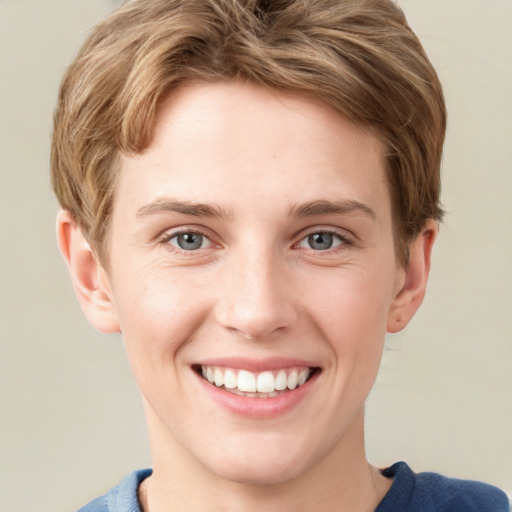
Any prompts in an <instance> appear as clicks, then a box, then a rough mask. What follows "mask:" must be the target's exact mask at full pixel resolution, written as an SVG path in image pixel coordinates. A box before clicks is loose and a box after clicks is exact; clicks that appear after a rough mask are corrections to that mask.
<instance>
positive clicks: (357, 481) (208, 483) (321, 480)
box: [139, 410, 391, 512]
mask: <svg viewBox="0 0 512 512" xmlns="http://www.w3.org/2000/svg"><path fill="white" fill-rule="evenodd" d="M363 424H364V411H363V410H361V411H360V412H359V413H358V414H357V417H356V418H355V419H354V421H353V422H352V424H351V426H350V428H349V429H348V430H347V431H346V432H345V434H344V436H343V438H342V439H341V440H340V441H339V442H338V443H337V444H336V446H335V447H334V449H333V450H331V451H330V452H329V453H328V454H327V455H326V456H325V457H323V458H322V459H321V460H320V461H318V463H316V464H315V465H313V466H312V467H310V468H308V469H307V471H305V472H304V473H302V474H301V475H300V476H298V477H296V478H294V479H291V480H286V481H282V482H279V483H267V484H264V485H261V484H260V485H258V484H247V483H240V482H236V481H232V480H228V479H225V478H222V477H219V476H218V475H215V474H212V472H211V471H209V470H208V469H207V468H205V467H204V466H203V465H201V464H200V463H198V461H197V460H195V459H193V458H191V457H190V455H189V454H188V453H187V452H186V451H185V450H184V449H183V447H181V446H180V445H179V444H177V443H175V442H169V441H170V440H169V439H165V438H166V437H168V436H167V432H166V431H165V429H163V426H162V425H161V424H159V423H158V422H150V423H149V434H150V441H151V451H152V454H153V475H152V476H151V477H150V478H148V479H147V480H145V481H144V482H143V484H142V485H141V488H140V490H139V500H140V502H141V505H142V508H143V510H144V512H163V511H167V510H173V511H175V512H185V511H187V512H190V511H201V512H210V511H211V512H213V511H218V510H225V511H227V512H242V511H243V512H256V511H258V512H259V511H260V510H265V511H266V512H283V511H290V512H292V511H293V512H314V511H315V512H316V511H318V510H322V511H324V512H349V511H350V512H373V511H374V510H375V508H376V507H377V505H378V503H379V502H380V501H381V500H382V498H383V497H384V495H385V494H386V492H387V491H388V490H389V487H390V485H391V483H390V481H389V480H388V479H386V478H385V477H383V476H382V475H381V474H380V472H379V471H378V470H376V469H375V468H373V467H372V466H371V465H370V464H369V463H368V462H367V460H366V457H365V450H364V433H363ZM162 448H163V449H162Z"/></svg>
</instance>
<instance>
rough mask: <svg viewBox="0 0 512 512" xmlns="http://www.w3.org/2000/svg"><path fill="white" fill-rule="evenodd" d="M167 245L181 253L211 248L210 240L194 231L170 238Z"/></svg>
mask: <svg viewBox="0 0 512 512" xmlns="http://www.w3.org/2000/svg"><path fill="white" fill-rule="evenodd" d="M167 243H169V244H171V245H173V246H174V247H177V248H178V249H181V250H183V251H196V250H198V249H206V248H207V247H210V246H211V242H210V240H208V238H207V237H206V236H205V235H203V234H202V233H198V232H196V231H186V232H182V233H177V234H175V235H173V236H172V237H170V238H169V239H168V241H167Z"/></svg>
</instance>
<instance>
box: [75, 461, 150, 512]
mask: <svg viewBox="0 0 512 512" xmlns="http://www.w3.org/2000/svg"><path fill="white" fill-rule="evenodd" d="M150 475H151V469H141V470H139V471H134V472H133V473H130V474H129V475H128V476H126V477H125V478H124V479H123V480H122V481H121V483H120V484H119V485H117V486H116V487H113V488H112V489H110V491H108V493H107V494H105V495H103V496H100V497H99V498H96V499H94V500H92V501H91V502H90V503H88V504H87V505H85V506H84V507H82V508H81V509H80V510H78V512H140V507H139V502H138V499H137V490H138V488H139V485H140V483H141V482H142V480H144V479H145V478H147V477H148V476H150Z"/></svg>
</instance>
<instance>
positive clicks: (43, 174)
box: [0, 0, 512, 512]
mask: <svg viewBox="0 0 512 512" xmlns="http://www.w3.org/2000/svg"><path fill="white" fill-rule="evenodd" d="M399 3H400V4H401V5H402V6H403V7H404V9H405V11H406V13H407V14H408V17H409V19H410V22H411V24H412V26H413V28H414V29H415V30H416V31H417V33H418V34H419V36H420V38H421V39H422V41H423V43H424V45H425V47H426V49H427V51H428V53H429V55H430V57H431V59H432V60H433V62H434V64H435V65H436V68H437V69H438V72H439V74H440V76H441V80H442V82H443V83H444V86H445V92H446V98H447V103H448V109H449V131H448V138H447V144H446V150H445V157H444V164H443V174H444V193H443V198H444V204H445V206H446V208H447V210H448V212H449V214H448V216H447V219H446V223H445V225H444V226H443V228H442V231H441V237H440V239H439V242H438V244H437V248H436V251H435V256H434V268H433V272H432V276H431V281H430V286H429V290H428V295H427V298H426V301H425V304H424V306H423V308H422V310H421V311H420V313H419V314H418V315H417V317H416V318H415V320H414V321H413V323H412V324H411V325H410V327H409V328H407V329H406V330H405V331H404V332H403V333H401V334H399V335H396V336H394V337H391V338H389V340H388V348H389V349H388V350H387V351H386V355H385V358H384V361H383V365H382V370H381V374H380V376H379V379H378V381H377V385H376V387H375V389H374V391H373V392H372V395H371V397H370V400H369V408H368V416H367V439H368V453H369V457H370V460H371V461H372V462H374V463H375V464H378V465H387V464H390V463H392V462H394V461H396V460H399V459H405V460H407V461H408V462H409V463H410V464H411V465H412V466H413V467H414V468H415V469H416V470H418V471H422V470H435V471H439V472H442V473H445V474H448V475H452V476H459V477H464V478H475V479H481V480H485V481H488V482H491V483H494V484H496V485H499V486H501V487H502V488H504V489H505V490H508V491H510V490H512V364H511V362H512V334H511V333H512V271H511V268H512V199H511V198H512V129H511V124H512V93H511V91H512V89H511V85H510V84H511V83H512V31H511V30H510V26H511V24H512V1H511V0H485V1H484V0H402V1H400V2H399ZM115 4H116V2H115V1H114V0H81V1H80V0H44V1H41V0H0V208H1V209H0V235H1V238H0V342H1V344H0V379H1V381H0V389H1V391H0V464H1V469H0V512H64V511H68V512H69V511H72V510H76V509H77V508H78V507H79V506H81V505H83V504H84V503H85V502H86V501H88V500H89V499H91V498H93V497H95V496H97V495H99V494H101V493H103V492H105V491H106V490H107V489H108V488H109V487H111V486H112V485H114V484H116V483H117V482H118V481H119V480H120V479H121V478H122V477H123V476H124V475H125V474H126V473H128V472H129V471H131V470H133V469H136V468H140V467H144V466H147V465H149V455H148V448H147V440H146V437H145V427H144V420H143V416H142V408H141V406H140V403H139V397H138V393H137V390H136V388H135V385H134V383H133V381H132V378H131V376H130V372H129V368H128V365H127V362H126V358H125V356H124V353H123V346H122V340H121V339H120V338H119V337H118V336H106V335H101V334H98V333H96V332H94V331H93V330H92V329H91V328H90V327H89V326H88V324H87V323H86V321H85V319H84V318H83V317H82V314H81V312H80V310H79V307H78V305H77V302H76V300H75V297H74V295H73V292H72V289H71V285H70V283H69V281H68V277H67V273H66V270H65V267H64V264H63V262H62V261H61V258H60V256H59V255H58V252H57V248H56V244H55V241H54V218H55V214H56V211H57V204H56V201H55V199H54V198H53V195H52V193H51V191H50V186H49V180H48V151H49V138H50V124H51V113H52V109H53V105H54V102H55V97H56V94H57V88H58V83H59V80H60V76H61V74H62V72H63V70H64V68H65V66H66V64H68V63H69V61H70V59H71V57H72V55H73V54H74V53H75V52H76V50H77V48H78V46H79V44H80V43H81V42H82V41H83V38H84V36H85V34H86V32H87V30H88V28H89V27H90V26H91V25H93V24H94V23H95V22H96V21H98V20H99V19H100V18H101V17H102V16H103V15H104V14H106V13H107V12H108V11H109V10H111V9H112V8H113V7H114V6H115Z"/></svg>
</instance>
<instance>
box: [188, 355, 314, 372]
mask: <svg viewBox="0 0 512 512" xmlns="http://www.w3.org/2000/svg"><path fill="white" fill-rule="evenodd" d="M195 364H196V365H201V366H219V367H225V368H235V369H238V370H247V371H250V372H264V371H275V370H283V369H286V368H318V367H319V365H318V364H315V363H314V362H312V361H308V360H305V359H298V358H288V357H272V358H265V359H254V358H245V357H222V358H215V357H214V358H208V359H202V360H200V361H197V362H196V363H195Z"/></svg>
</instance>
